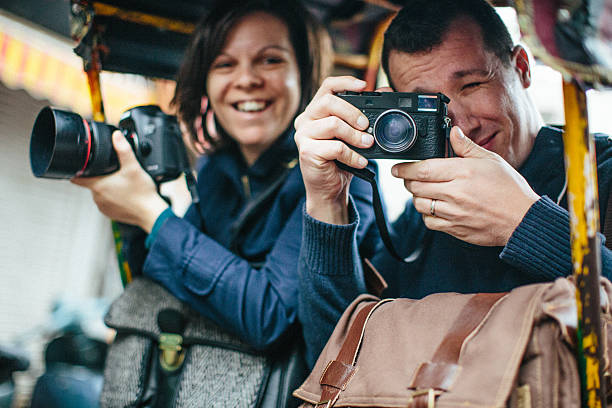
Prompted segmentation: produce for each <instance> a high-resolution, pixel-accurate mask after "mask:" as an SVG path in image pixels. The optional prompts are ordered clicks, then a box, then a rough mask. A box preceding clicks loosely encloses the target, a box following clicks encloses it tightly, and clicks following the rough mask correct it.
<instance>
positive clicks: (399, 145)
mask: <svg viewBox="0 0 612 408" xmlns="http://www.w3.org/2000/svg"><path fill="white" fill-rule="evenodd" d="M416 129H417V128H416V124H415V123H414V119H413V118H412V117H411V116H410V115H409V114H407V113H406V112H404V111H401V110H399V109H389V110H387V111H385V112H383V113H381V114H380V116H378V118H376V122H375V123H374V132H373V133H374V138H375V139H376V142H377V143H378V145H379V146H380V147H381V148H382V149H384V150H386V151H388V152H391V153H397V152H402V151H404V150H407V149H409V148H410V147H411V146H412V145H413V144H414V142H415V141H416V136H417V131H416Z"/></svg>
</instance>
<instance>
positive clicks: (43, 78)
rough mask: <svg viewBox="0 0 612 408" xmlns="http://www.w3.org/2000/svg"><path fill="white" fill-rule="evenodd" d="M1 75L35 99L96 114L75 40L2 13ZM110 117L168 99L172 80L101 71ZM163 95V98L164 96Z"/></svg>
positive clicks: (115, 117) (85, 114)
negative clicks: (167, 81) (168, 90)
mask: <svg viewBox="0 0 612 408" xmlns="http://www.w3.org/2000/svg"><path fill="white" fill-rule="evenodd" d="M0 81H1V82H2V83H3V84H5V85H6V86H7V87H9V88H11V89H23V90H25V91H27V92H28V93H29V94H30V95H32V96H33V97H34V98H36V99H46V100H49V101H50V103H51V104H52V105H53V106H56V107H60V108H63V109H69V110H71V111H74V112H77V113H79V114H81V115H83V116H86V117H87V116H90V115H91V99H90V95H89V87H88V85H87V76H86V74H85V73H84V71H83V62H82V60H81V58H79V57H78V56H77V55H76V54H74V52H73V51H72V44H71V43H70V41H67V40H64V39H60V38H58V37H57V36H55V35H53V34H52V33H48V32H46V31H43V30H40V29H38V28H37V27H33V26H31V25H28V24H27V23H26V22H23V21H19V20H17V19H13V18H11V17H10V16H7V15H3V14H0ZM101 86H102V95H103V100H104V106H105V111H106V116H107V120H108V121H111V122H114V121H117V120H118V119H119V116H120V115H121V112H123V111H124V110H126V109H128V108H130V107H133V106H136V105H143V104H160V103H161V104H163V101H164V99H166V98H167V96H166V94H167V84H163V86H160V84H159V82H158V81H152V80H148V79H145V78H143V77H140V76H137V75H130V74H118V73H106V72H103V73H102V75H101ZM160 99H161V101H160Z"/></svg>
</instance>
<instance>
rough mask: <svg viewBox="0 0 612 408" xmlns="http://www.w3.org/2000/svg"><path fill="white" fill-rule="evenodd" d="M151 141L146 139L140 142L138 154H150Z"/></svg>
mask: <svg viewBox="0 0 612 408" xmlns="http://www.w3.org/2000/svg"><path fill="white" fill-rule="evenodd" d="M151 150H152V148H151V143H150V142H149V141H148V140H143V141H142V142H141V143H140V154H141V155H142V156H148V155H150V154H151Z"/></svg>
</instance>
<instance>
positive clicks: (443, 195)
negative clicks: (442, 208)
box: [404, 180, 451, 200]
mask: <svg viewBox="0 0 612 408" xmlns="http://www.w3.org/2000/svg"><path fill="white" fill-rule="evenodd" d="M404 186H405V187H406V190H408V191H410V192H411V193H412V194H413V195H414V196H417V197H427V198H435V199H437V200H441V199H442V200H445V199H449V198H450V197H449V194H448V193H447V192H450V190H451V187H450V185H449V182H445V181H441V182H439V183H431V182H423V181H414V180H405V181H404Z"/></svg>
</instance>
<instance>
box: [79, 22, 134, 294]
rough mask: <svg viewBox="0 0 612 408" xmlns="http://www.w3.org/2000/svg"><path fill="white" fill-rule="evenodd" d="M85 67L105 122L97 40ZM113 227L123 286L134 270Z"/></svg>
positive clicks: (96, 110) (95, 110)
mask: <svg viewBox="0 0 612 408" xmlns="http://www.w3.org/2000/svg"><path fill="white" fill-rule="evenodd" d="M94 29H95V28H94ZM84 69H85V73H86V74H87V83H88V84H89V96H90V99H91V109H92V116H93V120H95V121H97V122H104V121H105V119H106V118H105V115H104V103H103V101H102V90H101V88H100V70H101V64H100V51H99V49H98V44H97V41H96V40H94V44H93V45H92V52H91V60H89V61H84ZM111 227H112V230H113V239H114V241H115V252H116V253H117V262H118V264H119V273H120V275H121V281H122V283H123V286H125V285H127V284H128V283H130V282H131V281H132V272H131V270H130V266H129V264H128V263H127V260H125V259H123V255H122V251H121V250H122V247H123V240H122V239H121V234H120V233H119V225H118V224H117V223H116V222H115V221H111Z"/></svg>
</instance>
